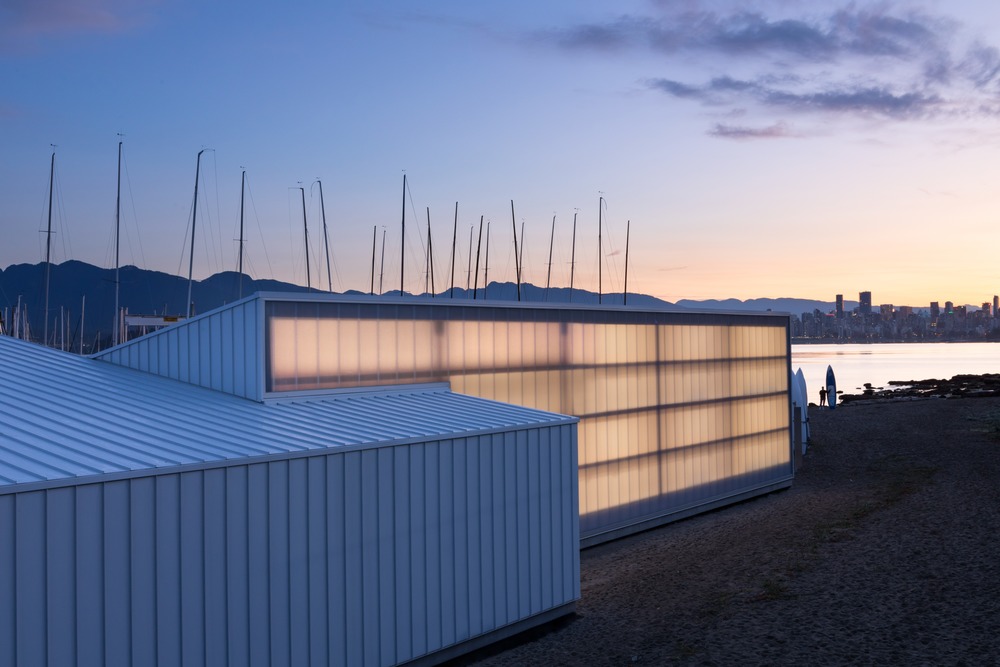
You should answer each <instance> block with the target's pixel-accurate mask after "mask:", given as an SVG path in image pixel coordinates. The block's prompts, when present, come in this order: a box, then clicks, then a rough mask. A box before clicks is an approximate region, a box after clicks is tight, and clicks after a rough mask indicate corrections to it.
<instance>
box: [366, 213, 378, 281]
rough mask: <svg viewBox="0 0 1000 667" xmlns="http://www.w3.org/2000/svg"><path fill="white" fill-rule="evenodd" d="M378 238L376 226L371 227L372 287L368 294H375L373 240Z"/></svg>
mask: <svg viewBox="0 0 1000 667" xmlns="http://www.w3.org/2000/svg"><path fill="white" fill-rule="evenodd" d="M376 238H378V225H372V286H371V288H370V289H369V290H368V293H369V294H371V295H373V296H374V294H375V239H376Z"/></svg>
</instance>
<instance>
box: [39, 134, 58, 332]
mask: <svg viewBox="0 0 1000 667" xmlns="http://www.w3.org/2000/svg"><path fill="white" fill-rule="evenodd" d="M55 148H56V147H55V144H53V145H52V162H51V164H50V165H49V227H48V231H46V232H45V313H44V319H45V325H44V326H43V327H42V332H43V333H42V342H43V343H44V344H45V345H48V344H49V278H50V273H51V268H52V264H50V260H51V258H52V188H53V186H54V185H55V174H56V151H55Z"/></svg>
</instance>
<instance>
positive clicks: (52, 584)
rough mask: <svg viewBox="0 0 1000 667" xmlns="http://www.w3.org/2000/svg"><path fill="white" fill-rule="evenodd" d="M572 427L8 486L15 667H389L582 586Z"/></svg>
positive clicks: (3, 504)
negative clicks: (56, 484) (17, 488)
mask: <svg viewBox="0 0 1000 667" xmlns="http://www.w3.org/2000/svg"><path fill="white" fill-rule="evenodd" d="M576 463H577V460H576V438H575V426H574V425H573V424H561V425H557V426H549V427H542V428H533V429H526V430H519V431H513V432H504V433H496V434H490V435H482V436H475V437H467V438H457V439H449V440H440V441H434V442H425V443H418V444H410V445H400V446H390V447H381V448H371V449H364V450H355V451H349V452H331V453H326V454H322V455H316V456H310V457H308V458H297V459H291V460H277V461H271V462H266V463H254V464H249V465H232V466H230V467H227V468H214V469H208V470H196V471H189V472H181V473H170V474H162V475H158V476H149V477H137V478H133V479H125V480H118V481H108V482H104V483H97V484H84V485H79V486H69V487H62V488H51V489H42V490H36V491H25V492H21V493H8V494H5V495H0V664H4V665H7V664H9V665H15V664H23V665H36V664H37V665H41V664H106V665H127V664H135V665H140V664H141V665H148V664H160V665H185V666H191V665H220V664H226V663H227V662H228V663H229V664H238V665H292V664H294V665H303V664H314V665H327V664H333V665H336V664H343V665H391V664H396V663H400V662H404V661H406V660H409V659H413V658H417V657H420V656H421V655H425V654H427V653H431V652H434V651H436V650H439V649H442V648H445V647H448V646H450V645H454V644H458V643H461V642H463V641H465V640H468V639H470V638H474V637H476V636H478V635H482V634H485V633H488V632H490V631H492V630H495V629H498V628H501V627H503V626H506V625H509V624H512V623H515V622H519V621H521V620H523V619H527V618H529V617H531V616H533V615H536V614H539V613H543V612H545V611H547V610H550V609H554V608H557V607H560V606H562V605H565V604H567V603H569V602H572V601H574V600H576V599H577V598H579V595H580V587H579V580H580V573H579V539H580V536H579V526H578V522H577V487H576V484H577V481H576Z"/></svg>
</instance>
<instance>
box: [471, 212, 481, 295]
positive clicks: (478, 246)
mask: <svg viewBox="0 0 1000 667" xmlns="http://www.w3.org/2000/svg"><path fill="white" fill-rule="evenodd" d="M482 247H483V216H479V241H478V242H477V243H476V273H475V274H474V275H475V281H474V283H473V287H472V299H473V300H475V299H476V295H477V294H478V293H479V250H480V249H481V248H482Z"/></svg>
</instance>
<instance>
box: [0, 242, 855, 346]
mask: <svg viewBox="0 0 1000 667" xmlns="http://www.w3.org/2000/svg"><path fill="white" fill-rule="evenodd" d="M120 273H121V291H120V304H121V306H122V307H123V308H127V309H128V312H129V313H130V314H133V315H138V314H141V315H183V314H184V313H185V312H186V310H187V308H186V306H185V301H186V299H187V289H188V282H187V279H186V278H183V277H181V276H174V275H170V274H168V273H162V272H160V271H147V270H145V269H140V268H138V267H135V266H123V267H122V268H121V272H120ZM49 282H50V288H49V311H48V312H49V332H50V333H49V336H50V338H51V337H52V336H53V335H54V334H55V332H57V331H59V330H60V325H59V319H60V313H63V317H64V321H65V322H68V323H69V324H68V329H69V338H70V341H73V343H72V347H73V349H77V345H78V342H77V341H79V336H80V335H81V331H80V329H81V327H80V315H81V310H83V309H84V297H86V304H85V309H86V310H85V313H84V318H83V324H84V327H83V329H84V330H83V332H82V335H83V339H84V342H85V349H88V350H89V349H97V348H102V347H105V346H107V345H108V342H109V340H110V332H111V329H112V326H113V322H114V309H115V307H114V304H115V272H114V269H103V268H100V267H97V266H93V265H91V264H87V263H85V262H78V261H72V260H71V261H68V262H63V263H62V264H53V265H51V268H50V275H49ZM263 291H267V292H306V291H308V290H307V289H306V288H305V287H302V286H301V285H295V284H292V283H286V282H281V281H278V280H254V279H252V278H250V277H249V276H246V275H244V276H243V285H242V294H243V295H244V296H247V295H250V294H253V293H254V292H263ZM314 291H315V290H314ZM484 292H485V296H484ZM347 293H348V294H362V293H361V292H356V291H349V292H347ZM392 294H395V295H398V294H399V292H398V291H395V292H387V293H386V295H392ZM449 294H450V292H449V290H442V291H441V292H440V293H438V294H437V297H438V298H447V297H448V296H449ZM239 296H240V276H239V274H238V273H236V272H235V271H225V272H223V273H217V274H215V275H213V276H211V277H209V278H206V279H205V280H201V281H195V283H194V285H193V289H192V301H193V304H194V312H196V313H199V312H206V311H208V310H211V309H213V308H217V307H218V306H221V305H223V304H225V303H229V302H232V301H235V300H236V299H238V298H239ZM454 298H455V299H471V298H472V294H471V290H470V291H466V290H464V289H461V288H456V289H455V291H454ZM477 298H479V299H483V298H489V299H490V300H504V301H515V300H517V285H516V284H515V283H511V282H503V283H501V282H492V283H490V285H489V290H488V292H486V291H485V290H484V289H483V288H480V289H479V291H478V292H477ZM18 299H20V302H21V304H22V306H24V307H25V308H26V309H27V313H28V320H29V323H30V327H31V333H32V338H34V339H36V340H38V339H40V338H41V337H42V331H43V330H44V320H43V319H42V311H43V310H45V264H44V263H40V264H14V265H11V266H9V267H7V268H6V269H4V270H2V271H0V314H3V316H4V317H7V318H9V317H10V315H11V313H12V311H13V309H14V307H15V306H17V304H18ZM521 300H522V301H525V302H532V303H545V302H549V303H579V304H587V305H596V304H597V303H598V295H597V294H596V293H594V292H589V291H587V290H581V289H573V290H570V289H569V288H567V287H553V288H551V289H545V288H544V287H537V286H535V285H532V284H530V283H526V284H523V285H521ZM600 301H601V303H603V304H605V305H618V306H620V305H622V301H623V298H622V294H621V293H620V292H619V293H614V294H604V295H602V296H601V298H600ZM628 305H629V306H636V307H642V308H666V307H675V308H686V309H710V310H729V311H757V312H760V311H766V310H772V311H775V312H787V313H793V314H796V315H798V314H800V313H803V312H812V311H813V310H816V309H818V310H820V311H821V312H829V311H831V310H832V309H833V303H832V302H823V301H816V300H809V299H751V300H748V301H740V300H738V299H726V300H707V301H692V300H690V299H684V300H682V301H679V302H677V303H676V304H672V303H670V302H668V301H663V300H661V299H657V298H656V297H652V296H648V295H645V294H635V293H631V292H630V293H629V295H628ZM855 305H856V302H848V303H845V307H846V308H848V309H850V308H853V307H854V306H855ZM5 326H6V321H5Z"/></svg>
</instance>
